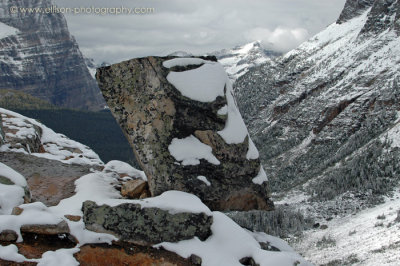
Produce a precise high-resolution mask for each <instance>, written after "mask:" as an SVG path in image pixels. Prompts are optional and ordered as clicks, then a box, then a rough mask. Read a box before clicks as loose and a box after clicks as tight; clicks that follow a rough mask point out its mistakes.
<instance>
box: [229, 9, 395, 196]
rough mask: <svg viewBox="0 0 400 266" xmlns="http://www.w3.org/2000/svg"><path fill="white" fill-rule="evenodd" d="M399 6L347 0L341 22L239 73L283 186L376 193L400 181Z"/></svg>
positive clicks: (261, 143) (240, 90) (264, 150)
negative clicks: (273, 61)
mask: <svg viewBox="0 0 400 266" xmlns="http://www.w3.org/2000/svg"><path fill="white" fill-rule="evenodd" d="M368 6H369V7H368ZM399 7H400V1H375V2H374V3H373V4H372V2H371V1H347V3H346V6H345V10H344V11H343V13H342V15H341V19H339V21H340V23H334V24H332V25H330V26H329V27H328V28H327V29H325V30H324V31H322V32H321V33H319V34H317V35H316V36H315V37H313V38H312V39H310V40H309V41H308V42H306V43H304V44H302V45H301V46H300V47H299V48H298V49H295V50H293V51H291V52H289V53H288V54H286V55H285V56H283V57H281V58H279V59H278V60H277V62H276V64H265V65H263V66H261V67H258V68H255V69H253V70H250V71H249V73H248V74H247V75H245V76H243V77H242V78H240V79H239V80H238V81H237V84H236V92H237V98H238V104H239V107H240V109H241V110H242V112H243V116H244V118H245V120H246V121H247V123H248V125H249V127H250V130H251V132H252V133H253V136H255V143H256V144H257V145H258V147H261V152H260V154H261V157H262V158H263V160H264V166H265V168H266V169H268V170H267V172H270V173H271V182H272V185H273V187H274V188H275V189H276V190H278V189H279V188H281V189H292V188H293V187H298V188H302V189H304V190H305V191H306V192H307V193H309V194H308V195H309V197H312V198H313V199H323V200H327V199H329V200H330V199H334V198H336V197H337V196H338V195H340V194H342V193H345V192H346V191H351V192H353V193H356V194H357V195H358V196H359V197H364V199H363V200H364V201H368V202H375V201H376V196H377V195H384V194H385V193H387V192H388V191H390V190H391V189H392V188H393V186H394V185H395V184H397V182H398V180H399V177H398V170H399V169H398V166H397V159H396V158H397V157H396V154H397V149H398V148H396V146H398V145H397V144H396V143H397V138H398V134H397V133H396V132H397V130H396V128H397V127H399V124H398V121H399V120H398V110H399V108H400V105H399V99H400V98H399V97H400V91H399V89H400V88H399V85H398V84H399V80H400V76H399V73H400V72H399V70H400V65H399V62H400V48H399V47H400V38H399V33H398V31H397V28H398V24H399ZM344 14H347V15H344ZM350 14H351V15H350ZM386 136H387V138H386ZM391 143H392V144H391ZM316 177H319V178H316ZM307 181H309V182H308V183H306V182H307ZM305 183H306V184H305ZM304 184H305V185H304Z"/></svg>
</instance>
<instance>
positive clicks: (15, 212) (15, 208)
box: [11, 207, 24, 215]
mask: <svg viewBox="0 0 400 266" xmlns="http://www.w3.org/2000/svg"><path fill="white" fill-rule="evenodd" d="M23 211H24V209H22V208H20V207H14V208H13V210H12V212H11V215H20V214H21V213H22V212H23Z"/></svg>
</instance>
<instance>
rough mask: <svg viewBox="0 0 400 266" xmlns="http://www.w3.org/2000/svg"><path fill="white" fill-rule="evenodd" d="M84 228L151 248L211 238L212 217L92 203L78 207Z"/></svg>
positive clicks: (86, 202) (85, 203) (137, 205)
mask: <svg viewBox="0 0 400 266" xmlns="http://www.w3.org/2000/svg"><path fill="white" fill-rule="evenodd" d="M82 211H83V221H84V223H85V227H86V228H88V229H89V230H93V231H96V232H104V233H111V234H114V235H116V236H117V237H118V238H119V239H120V240H122V241H127V242H131V243H135V244H140V245H145V246H151V245H153V244H157V243H161V242H178V241H181V240H187V239H191V238H193V237H195V236H196V237H198V238H199V239H201V240H205V239H206V238H207V237H209V236H210V235H211V224H212V221H213V219H212V217H211V216H208V215H207V214H205V213H187V212H182V213H176V214H171V213H170V212H169V211H168V210H163V209H160V208H146V207H145V208H143V207H142V206H141V205H140V204H131V203H126V204H121V205H117V206H115V207H110V206H108V205H102V206H98V205H97V204H96V203H95V202H93V201H85V202H84V203H83V205H82Z"/></svg>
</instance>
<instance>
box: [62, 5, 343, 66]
mask: <svg viewBox="0 0 400 266" xmlns="http://www.w3.org/2000/svg"><path fill="white" fill-rule="evenodd" d="M344 2H345V0H202V1H199V0H141V1H129V0H115V1H107V0H55V3H56V4H57V5H58V6H59V7H81V6H87V7H91V6H95V7H120V6H124V7H130V8H133V7H153V8H155V13H154V14H148V15H104V16H102V15H93V14H92V15H89V14H87V15H82V14H81V15H73V14H66V15H65V16H66V19H67V22H68V25H69V28H70V31H71V33H72V34H73V35H74V36H75V37H76V39H77V41H78V43H79V45H80V48H81V50H82V51H83V53H84V54H85V55H86V56H88V57H91V58H94V59H95V60H96V61H97V62H102V61H107V62H118V61H121V60H126V59H129V58H133V57H140V56H148V55H165V54H168V53H171V52H174V51H177V50H183V51H188V52H191V53H195V54H199V53H205V52H210V51H215V50H219V49H223V48H231V47H234V46H236V45H241V44H244V43H246V42H249V41H254V40H261V41H262V42H263V44H264V45H265V46H266V47H267V48H269V49H273V50H276V51H281V52H286V51H288V50H290V49H292V48H294V47H296V46H297V45H299V44H300V43H301V42H303V41H305V40H306V39H308V38H309V37H311V36H312V35H314V34H316V33H317V32H319V31H320V30H322V29H323V28H325V27H326V26H327V25H329V24H330V23H332V22H334V21H335V20H336V19H337V17H338V16H339V14H340V11H341V9H342V8H343V6H344Z"/></svg>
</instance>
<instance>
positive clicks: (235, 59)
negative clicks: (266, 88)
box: [209, 41, 281, 82]
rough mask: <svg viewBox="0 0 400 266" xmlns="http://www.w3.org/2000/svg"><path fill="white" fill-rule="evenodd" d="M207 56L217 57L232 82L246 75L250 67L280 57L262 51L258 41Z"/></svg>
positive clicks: (276, 54) (272, 52)
mask: <svg viewBox="0 0 400 266" xmlns="http://www.w3.org/2000/svg"><path fill="white" fill-rule="evenodd" d="M209 54H210V55H215V56H216V57H217V59H218V61H219V62H220V63H221V64H222V65H223V66H224V68H225V70H226V72H227V73H228V75H229V78H230V79H231V81H232V82H234V81H235V80H236V79H237V78H239V77H240V76H242V75H244V74H245V73H247V71H248V70H249V69H250V68H251V67H254V66H258V65H260V64H262V63H265V62H272V60H271V59H273V58H275V57H277V56H279V55H281V54H280V53H278V52H274V51H269V50H266V49H264V48H263V47H262V44H261V42H259V41H255V42H251V43H248V44H245V45H242V46H237V47H235V48H232V49H223V50H221V51H216V52H213V53H209Z"/></svg>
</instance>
